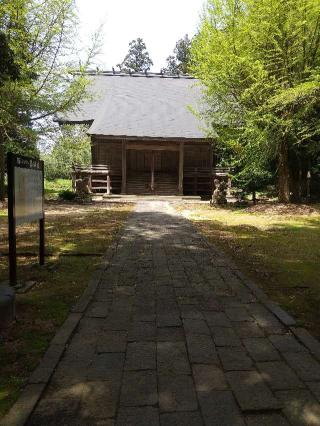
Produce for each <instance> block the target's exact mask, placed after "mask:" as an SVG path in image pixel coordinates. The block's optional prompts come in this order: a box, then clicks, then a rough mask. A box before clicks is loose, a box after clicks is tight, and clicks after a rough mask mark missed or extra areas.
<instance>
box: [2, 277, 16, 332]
mask: <svg viewBox="0 0 320 426" xmlns="http://www.w3.org/2000/svg"><path fill="white" fill-rule="evenodd" d="M15 317H16V312H15V291H14V289H13V287H11V286H10V285H8V284H6V283H0V327H1V326H5V325H7V324H8V323H9V322H11V321H13V320H14V319H15Z"/></svg>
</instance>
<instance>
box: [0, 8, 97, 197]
mask: <svg viewBox="0 0 320 426" xmlns="http://www.w3.org/2000/svg"><path fill="white" fill-rule="evenodd" d="M76 31H77V17H76V12H75V2H74V0H46V1H44V2H43V1H40V0H3V1H2V2H1V4H0V33H1V34H4V37H3V38H2V39H1V40H3V42H2V43H1V46H2V48H3V49H4V50H5V51H6V53H7V55H6V58H7V59H6V64H7V65H5V66H3V65H1V67H0V72H1V75H0V98H1V104H0V147H1V148H2V150H1V151H2V152H4V150H7V149H9V148H10V149H14V150H16V151H20V152H21V151H22V152H24V153H27V152H28V149H29V152H30V150H31V151H33V152H34V151H35V150H36V139H37V135H38V134H39V132H41V131H42V130H43V129H45V128H47V126H48V125H51V121H50V117H52V115H54V114H55V113H57V112H60V111H65V110H69V109H72V108H73V107H75V105H76V104H77V103H78V102H79V100H80V99H81V98H83V97H84V96H85V91H86V87H87V85H88V79H87V77H86V75H85V71H86V69H87V67H88V66H89V64H90V63H91V61H92V59H93V57H94V56H95V54H96V53H97V49H98V46H99V34H96V35H95V36H94V39H93V42H92V45H91V46H90V47H89V48H88V51H87V52H86V55H85V58H84V61H83V64H82V65H81V66H80V70H79V72H78V73H77V74H76V75H75V74H74V73H73V72H72V70H75V69H78V68H79V63H78V52H77V51H76V49H75V47H74V40H75V39H76ZM1 59H2V58H1ZM1 63H2V61H1ZM2 64H3V63H2ZM4 68H7V69H4ZM2 157H3V156H2ZM2 159H3V158H2ZM0 160H1V159H0ZM3 174H4V165H3V161H2V162H1V164H0V176H2V178H1V179H0V198H1V197H2V198H3V195H4V188H3ZM1 183H2V184H1Z"/></svg>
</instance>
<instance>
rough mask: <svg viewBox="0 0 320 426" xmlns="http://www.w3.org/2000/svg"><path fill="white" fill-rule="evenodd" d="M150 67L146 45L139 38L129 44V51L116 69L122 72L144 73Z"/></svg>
mask: <svg viewBox="0 0 320 426" xmlns="http://www.w3.org/2000/svg"><path fill="white" fill-rule="evenodd" d="M152 65H153V62H152V60H151V59H150V57H149V53H148V51H147V48H146V45H145V43H144V41H143V40H142V38H140V37H139V38H137V39H136V40H132V41H131V42H130V43H129V51H128V53H127V55H126V56H125V58H124V60H123V61H122V62H121V64H118V65H117V67H119V68H120V70H121V71H124V72H144V71H149V70H150V68H151V66H152Z"/></svg>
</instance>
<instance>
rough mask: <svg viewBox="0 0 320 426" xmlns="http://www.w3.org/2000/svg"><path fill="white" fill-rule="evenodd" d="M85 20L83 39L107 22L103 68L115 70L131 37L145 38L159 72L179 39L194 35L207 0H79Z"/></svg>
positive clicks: (155, 69)
mask: <svg viewBox="0 0 320 426" xmlns="http://www.w3.org/2000/svg"><path fill="white" fill-rule="evenodd" d="M76 4H77V7H78V10H79V17H80V21H81V34H80V37H81V40H82V41H83V42H86V39H87V38H88V37H89V35H90V34H91V33H92V32H93V31H94V30H95V29H96V28H97V27H98V26H99V25H100V24H101V23H104V30H103V32H104V36H103V48H102V54H101V55H100V56H99V67H100V68H103V69H111V67H112V66H114V67H115V66H116V64H118V63H119V62H121V61H122V60H123V58H124V56H125V55H126V53H127V52H128V44H129V42H130V41H131V40H133V39H135V38H137V37H142V38H143V40H144V42H145V43H146V46H147V49H148V51H149V53H150V57H151V59H152V60H153V62H154V66H153V67H152V69H151V70H152V71H155V72H159V71H160V69H161V68H162V67H163V66H164V65H165V60H166V58H167V57H168V56H169V55H170V54H171V53H172V50H173V49H174V47H175V43H176V41H177V40H179V39H180V38H182V37H183V36H184V35H185V34H186V33H188V34H189V36H190V37H191V36H193V35H194V33H195V32H196V30H197V26H198V23H199V21H200V19H199V15H200V14H201V12H202V9H203V4H204V0H188V1H186V0H135V1H132V0H116V1H115V0H76Z"/></svg>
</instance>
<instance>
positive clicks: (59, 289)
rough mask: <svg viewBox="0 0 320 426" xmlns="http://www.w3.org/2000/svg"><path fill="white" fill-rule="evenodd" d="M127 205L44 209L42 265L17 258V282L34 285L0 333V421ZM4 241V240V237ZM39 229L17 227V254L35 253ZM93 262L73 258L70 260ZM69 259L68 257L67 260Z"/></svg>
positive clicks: (2, 268)
mask: <svg viewBox="0 0 320 426" xmlns="http://www.w3.org/2000/svg"><path fill="white" fill-rule="evenodd" d="M130 210H131V207H130V206H129V205H119V204H118V205H109V206H100V207H97V206H94V205H78V206H77V205H74V204H61V203H50V204H49V205H48V206H47V208H46V241H47V253H49V254H50V256H49V257H47V258H46V265H45V266H44V267H42V268H40V267H39V266H37V258H36V257H30V256H20V257H19V258H18V280H19V279H20V280H22V279H23V281H30V282H31V281H33V282H34V283H35V284H34V286H33V287H32V289H31V290H30V291H29V292H27V293H25V294H18V295H17V304H16V306H17V322H16V323H14V324H12V325H11V326H10V327H9V328H8V329H6V330H2V331H1V332H0V334H1V336H0V338H1V341H0V360H1V364H0V418H1V417H2V416H3V415H4V413H5V412H6V411H7V410H8V409H9V408H10V406H11V405H12V404H13V402H14V401H15V400H16V399H17V397H18V396H19V393H20V390H21V389H22V387H23V386H24V384H25V383H26V381H27V379H28V376H29V375H30V373H31V372H32V370H33V369H34V368H35V367H36V366H37V364H38V362H39V360H40V358H41V356H42V355H43V353H44V352H45V350H46V348H47V346H48V344H49V342H50V340H51V339H52V337H53V336H54V334H55V332H56V330H57V328H58V327H59V326H60V325H61V324H62V323H63V321H64V320H65V318H66V317H67V315H68V312H69V310H70V308H71V307H72V306H73V305H74V304H75V302H76V300H77V299H78V298H79V297H80V296H81V294H82V292H83V291H84V289H85V288H86V286H87V284H88V281H89V279H90V275H91V274H92V272H93V270H94V269H95V268H96V267H97V265H98V264H99V262H100V254H103V253H104V252H105V250H106V248H107V246H108V245H109V244H110V242H111V241H112V239H113V238H114V237H115V235H116V234H117V232H118V231H119V229H120V227H121V226H122V224H123V222H124V221H125V219H126V218H127V216H128V214H129V212H130ZM0 235H1V240H0V253H1V252H2V253H6V252H7V250H8V248H7V218H6V212H5V211H4V210H2V211H1V210H0ZM3 236H4V237H3ZM37 239H38V236H37V226H36V225H26V226H19V227H18V237H17V241H18V253H19V252H20V253H30V252H31V253H37V250H38V246H37ZM72 253H73V254H74V253H77V254H81V253H82V254H83V253H86V254H91V255H92V256H71V255H70V254H72ZM68 254H69V255H68ZM0 276H1V279H6V278H7V276H8V264H7V257H6V256H0Z"/></svg>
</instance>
